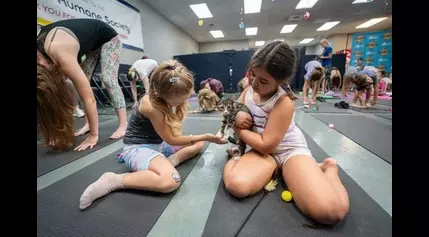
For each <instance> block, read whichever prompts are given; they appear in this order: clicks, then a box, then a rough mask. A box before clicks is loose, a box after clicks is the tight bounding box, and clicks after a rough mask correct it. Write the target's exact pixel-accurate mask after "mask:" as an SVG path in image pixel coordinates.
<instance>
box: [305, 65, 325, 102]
mask: <svg viewBox="0 0 429 237" xmlns="http://www.w3.org/2000/svg"><path fill="white" fill-rule="evenodd" d="M304 68H305V70H306V71H307V73H306V74H305V75H304V86H303V87H302V92H303V94H304V106H306V107H307V106H308V103H309V102H310V104H316V102H315V101H316V98H317V93H318V92H319V87H320V79H322V78H323V75H324V69H323V67H322V64H321V63H320V62H319V61H317V60H311V61H309V62H308V63H306V64H305V67H304ZM311 82H312V83H313V88H312V99H311V100H310V101H309V99H308V91H309V89H310V83H311Z"/></svg>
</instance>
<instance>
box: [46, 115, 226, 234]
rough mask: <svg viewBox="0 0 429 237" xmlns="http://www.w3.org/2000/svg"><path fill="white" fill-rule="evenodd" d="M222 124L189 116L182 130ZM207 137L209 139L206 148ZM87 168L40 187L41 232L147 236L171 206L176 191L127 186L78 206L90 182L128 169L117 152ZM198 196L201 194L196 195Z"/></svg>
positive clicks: (185, 171)
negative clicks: (156, 190)
mask: <svg viewBox="0 0 429 237" xmlns="http://www.w3.org/2000/svg"><path fill="white" fill-rule="evenodd" d="M217 131H218V126H217V124H216V126H214V125H211V124H207V123H198V124H195V122H194V121H192V123H189V121H185V127H184V132H183V133H184V134H201V133H216V132H217ZM207 146H208V143H206V144H205V147H204V150H205V149H206V148H207ZM204 150H203V151H202V152H201V153H200V155H199V156H197V157H195V158H193V159H190V160H188V161H186V162H184V163H182V164H180V165H179V166H178V167H177V170H178V171H179V173H180V175H181V178H182V182H184V181H185V179H186V178H187V176H188V175H189V173H190V172H191V170H192V169H193V168H194V166H195V164H196V163H197V161H198V159H199V157H200V156H201V155H202V154H203V152H204ZM120 151H121V150H119V151H117V152H114V153H112V154H111V155H109V156H107V157H105V158H103V159H101V160H99V161H97V162H95V163H93V164H91V165H89V166H87V167H85V168H83V169H82V170H80V171H78V172H76V173H74V174H72V175H70V176H68V177H66V178H64V179H62V180H60V181H58V182H56V183H54V184H52V185H51V186H48V187H46V188H44V189H42V190H40V191H39V192H38V193H37V235H38V236H41V237H42V236H43V237H59V236H68V237H78V236H79V237H80V236H103V237H131V236H146V235H147V234H148V232H149V231H150V229H151V228H152V226H153V224H154V223H155V222H156V221H157V219H158V217H159V216H160V215H161V214H162V212H163V211H164V209H165V208H166V207H167V205H168V203H169V202H170V200H171V199H172V198H173V196H174V195H175V192H177V191H179V192H180V188H179V189H178V190H176V191H174V192H172V193H169V194H160V193H154V192H148V191H135V190H123V191H117V192H113V193H111V194H109V195H107V196H105V197H104V198H100V199H98V200H96V201H95V202H94V203H93V204H92V206H90V207H89V208H88V209H86V210H85V211H80V210H79V198H80V196H81V195H82V193H83V191H84V190H85V189H86V187H87V186H88V185H90V184H91V183H92V182H94V181H96V180H97V179H98V178H99V177H100V175H102V174H103V173H104V172H108V171H110V172H116V173H124V172H127V169H126V167H125V165H124V164H121V163H118V162H117V160H116V157H115V156H116V154H117V153H118V152H120ZM196 198H198V197H196Z"/></svg>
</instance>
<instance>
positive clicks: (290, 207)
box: [222, 132, 392, 237]
mask: <svg viewBox="0 0 429 237" xmlns="http://www.w3.org/2000/svg"><path fill="white" fill-rule="evenodd" d="M303 133H304V135H305V137H306V139H307V143H308V147H309V148H310V150H311V152H312V154H313V156H314V158H315V159H316V160H317V161H318V162H322V161H323V160H324V159H325V158H326V157H328V155H327V154H326V153H325V152H324V151H323V149H322V148H320V147H319V146H318V145H317V144H316V143H315V142H314V140H313V139H311V137H310V136H309V135H308V134H306V133H305V132H303ZM339 176H340V179H341V181H342V183H343V184H344V186H345V187H346V189H347V192H348V194H349V200H350V209H349V213H348V214H347V216H346V217H345V219H344V220H343V222H341V223H339V224H337V225H336V226H334V227H322V226H320V225H317V224H316V223H314V222H313V221H311V220H310V219H308V218H306V217H304V215H303V214H302V213H301V212H300V211H299V209H298V208H297V206H296V205H295V203H293V202H291V203H286V202H283V201H282V199H281V192H282V191H283V190H284V188H283V186H282V185H279V186H278V188H277V189H276V190H275V191H273V192H271V193H268V194H267V195H266V196H265V198H264V199H263V200H262V202H261V204H259V206H258V207H257V208H256V209H255V211H254V213H253V215H252V216H251V217H250V218H249V220H248V221H247V222H246V224H245V225H244V227H243V229H242V230H241V231H240V233H239V235H238V236H240V237H241V236H242V237H244V236H246V237H247V236H291V237H317V236H333V237H334V236H338V237H343V236H353V237H357V236H360V237H368V236H377V237H391V236H392V218H391V217H390V216H389V214H388V213H387V212H386V211H384V210H383V209H382V207H380V206H379V205H378V204H377V203H376V202H375V201H374V200H373V199H372V198H371V197H370V196H368V194H367V193H366V192H365V191H364V190H363V189H362V188H361V187H360V186H359V185H358V184H357V183H356V182H355V181H353V179H352V178H351V177H350V176H348V175H347V174H346V173H345V172H344V171H343V170H342V169H341V168H339ZM308 225H312V226H314V227H316V228H311V227H309V226H308ZM222 236H225V235H222Z"/></svg>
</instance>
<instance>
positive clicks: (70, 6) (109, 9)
mask: <svg viewBox="0 0 429 237" xmlns="http://www.w3.org/2000/svg"><path fill="white" fill-rule="evenodd" d="M74 18H93V19H98V20H102V21H104V22H106V23H107V24H109V25H110V26H112V27H113V28H114V29H115V30H116V31H117V32H118V34H119V36H120V37H121V41H122V43H123V44H124V47H125V48H129V49H132V50H137V51H143V48H144V47H143V35H142V27H141V20H140V12H139V10H138V9H137V8H135V7H133V6H131V5H130V4H128V3H127V2H125V1H123V0H38V1H37V23H38V24H40V25H47V24H49V23H51V22H55V21H59V20H64V19H74Z"/></svg>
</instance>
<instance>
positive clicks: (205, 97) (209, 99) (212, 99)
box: [198, 88, 220, 111]
mask: <svg viewBox="0 0 429 237" xmlns="http://www.w3.org/2000/svg"><path fill="white" fill-rule="evenodd" d="M198 102H199V104H200V108H201V109H203V110H206V111H213V110H215V109H216V107H217V106H218V104H219V103H220V99H219V97H218V96H217V95H216V93H214V91H212V90H209V89H206V88H204V89H201V90H200V91H199V92H198Z"/></svg>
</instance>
